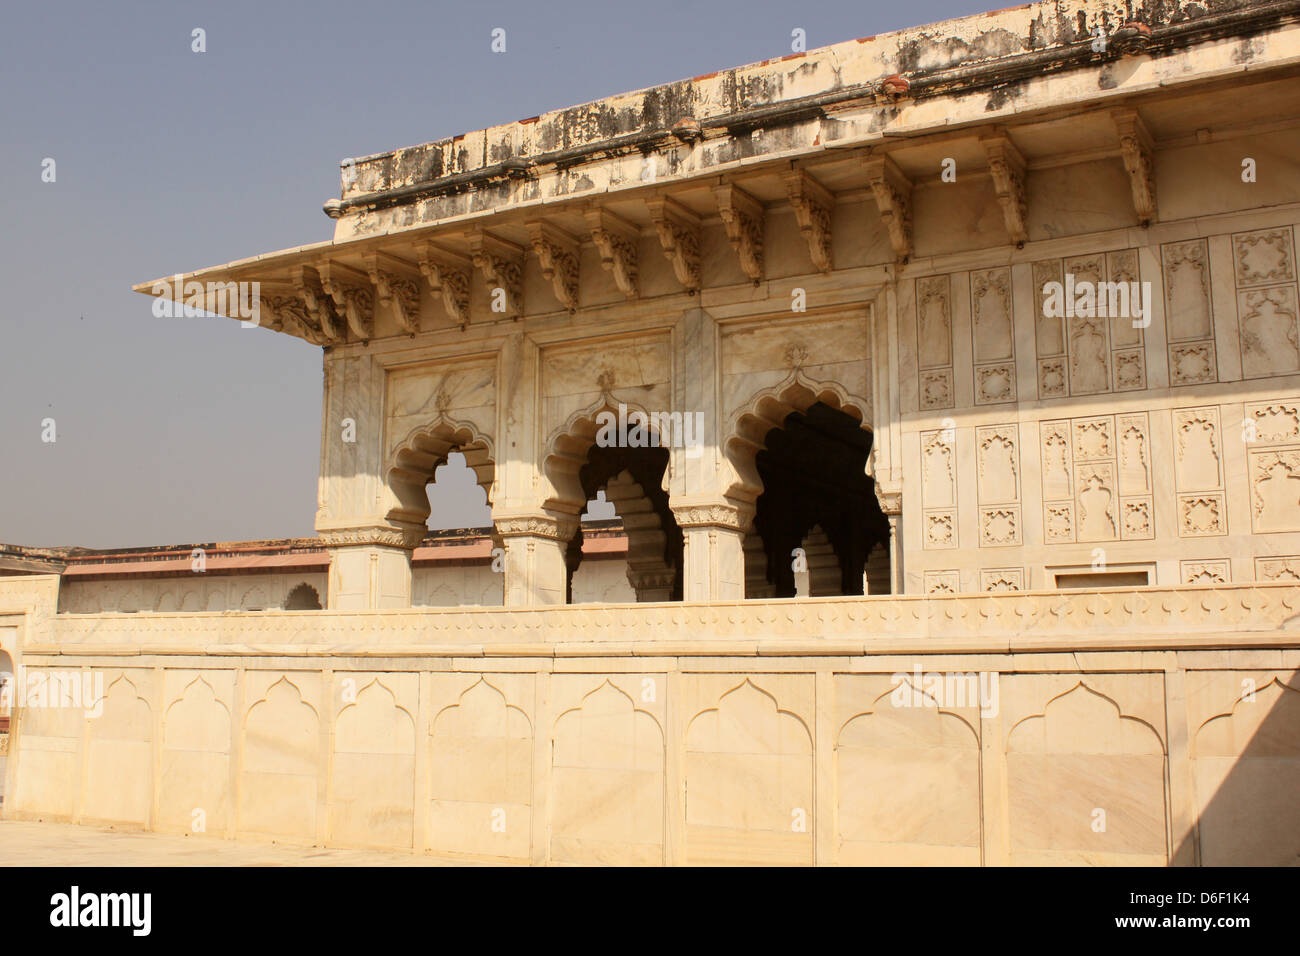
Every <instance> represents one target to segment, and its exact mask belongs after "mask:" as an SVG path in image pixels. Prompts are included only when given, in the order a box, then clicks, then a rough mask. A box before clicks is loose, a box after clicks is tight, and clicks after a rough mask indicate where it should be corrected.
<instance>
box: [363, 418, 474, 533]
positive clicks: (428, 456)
mask: <svg viewBox="0 0 1300 956" xmlns="http://www.w3.org/2000/svg"><path fill="white" fill-rule="evenodd" d="M453 451H458V452H460V453H461V454H462V455H464V456H465V465H466V467H468V468H469V469H470V470H471V471H473V472H474V479H475V481H476V482H477V484H478V486H479V487H480V488H482V489H483V494H484V495H485V496H486V497H487V503H488V505H489V506H490V505H491V504H492V493H493V489H494V485H495V482H496V452H495V450H494V447H493V443H492V439H491V438H490V437H489V436H487V435H484V434H483V433H481V432H480V431H479V430H478V429H477V428H476V427H475V426H474V425H473V424H472V423H470V422H464V421H456V420H453V419H450V418H447V417H446V416H445V415H443V416H440V417H439V418H438V419H437V420H436V421H434V422H432V423H430V424H426V425H420V426H418V427H416V428H413V429H412V430H411V431H410V432H408V433H407V435H406V437H405V438H403V439H402V440H401V441H399V442H398V443H397V445H396V446H395V447H394V449H393V451H392V453H391V454H390V455H389V456H388V461H387V462H386V463H385V468H384V475H385V479H386V485H387V487H388V490H389V492H390V501H389V502H388V511H387V517H388V519H389V520H390V521H399V522H407V523H411V524H415V525H423V524H424V523H425V522H426V521H428V519H429V511H430V508H429V492H428V485H429V482H431V481H433V479H434V475H435V473H436V472H437V470H438V468H439V467H440V466H442V465H444V464H446V462H447V456H448V455H450V454H451V453H452V452H453Z"/></svg>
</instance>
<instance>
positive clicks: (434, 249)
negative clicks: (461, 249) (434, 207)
mask: <svg viewBox="0 0 1300 956" xmlns="http://www.w3.org/2000/svg"><path fill="white" fill-rule="evenodd" d="M415 257H416V261H417V262H418V263H419V265H420V272H421V273H423V275H424V279H425V281H426V282H428V283H429V288H430V289H431V290H432V291H433V294H434V295H435V296H438V295H440V296H442V307H443V308H444V309H446V310H447V315H449V316H451V319H452V321H453V322H455V323H456V324H457V325H459V326H460V327H461V328H462V329H463V328H465V326H467V325H469V273H470V265H471V263H470V260H469V258H468V257H466V256H462V255H458V254H456V253H454V252H448V251H447V250H446V249H442V248H439V247H438V246H435V245H434V244H433V243H431V242H424V243H421V244H420V245H418V246H416V248H415Z"/></svg>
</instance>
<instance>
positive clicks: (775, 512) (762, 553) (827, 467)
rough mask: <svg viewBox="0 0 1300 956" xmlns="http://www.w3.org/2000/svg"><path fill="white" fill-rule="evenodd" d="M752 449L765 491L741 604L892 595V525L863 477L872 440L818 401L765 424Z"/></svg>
mask: <svg viewBox="0 0 1300 956" xmlns="http://www.w3.org/2000/svg"><path fill="white" fill-rule="evenodd" d="M767 425H768V426H769V427H768V428H767V430H766V431H765V432H764V433H763V434H762V437H761V439H760V440H759V441H758V442H757V443H756V450H755V452H754V457H753V462H752V464H753V469H754V472H753V473H754V475H755V477H757V479H758V482H759V484H760V487H761V489H762V491H761V493H760V494H759V495H758V496H757V499H756V501H755V511H754V523H753V528H752V530H751V531H750V533H749V535H748V536H747V538H746V542H745V585H746V586H745V594H746V597H751V598H753V597H795V596H796V595H797V594H799V593H800V587H799V584H800V579H801V578H802V577H803V576H804V575H806V582H807V584H806V586H807V593H808V596H811V597H825V596H832V595H857V594H863V593H872V594H877V593H888V591H889V590H890V582H889V550H888V549H889V520H888V519H887V518H886V517H885V515H884V513H883V512H882V511H881V509H880V504H879V502H878V501H877V499H876V494H875V482H874V480H873V479H872V477H871V476H870V475H869V474H868V473H867V461H868V458H869V456H870V454H871V442H872V434H871V432H870V431H868V430H866V429H864V428H863V427H862V422H861V420H860V419H859V418H857V417H855V416H854V415H852V414H850V413H849V412H848V411H846V410H844V409H841V408H835V407H832V406H831V405H830V404H828V403H826V402H824V401H821V400H818V401H814V402H811V403H809V404H807V405H806V406H805V407H804V408H802V409H800V408H798V407H796V408H794V409H792V410H790V411H788V412H787V413H786V414H784V416H783V417H782V418H780V419H779V422H776V423H774V422H773V421H772V419H770V418H768V419H767Z"/></svg>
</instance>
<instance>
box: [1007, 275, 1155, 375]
mask: <svg viewBox="0 0 1300 956" xmlns="http://www.w3.org/2000/svg"><path fill="white" fill-rule="evenodd" d="M1032 269H1033V283H1034V289H1035V296H1034V338H1035V343H1036V348H1037V353H1038V396H1039V398H1064V397H1065V396H1067V395H1096V394H1099V393H1102V392H1111V391H1115V392H1128V391H1134V390H1137V389H1143V388H1146V352H1145V347H1144V337H1143V332H1142V328H1141V325H1140V323H1139V324H1137V325H1135V324H1134V323H1135V321H1136V320H1135V313H1136V312H1137V311H1138V310H1137V307H1136V305H1135V303H1134V300H1133V298H1132V295H1131V293H1132V292H1133V291H1134V290H1133V286H1134V284H1136V285H1137V287H1138V291H1139V294H1140V288H1141V277H1140V275H1139V272H1138V257H1137V250H1136V249H1122V250H1119V251H1117V252H1110V253H1094V254H1092V255H1087V256H1075V257H1073V258H1070V259H1065V260H1061V259H1047V260H1041V261H1039V262H1035V263H1033V266H1032ZM1049 282H1054V283H1060V284H1061V286H1062V289H1063V291H1064V292H1068V291H1074V292H1075V295H1074V301H1072V302H1070V303H1068V306H1069V311H1070V312H1071V313H1073V312H1075V311H1076V310H1079V311H1080V314H1077V315H1076V314H1071V315H1060V314H1058V315H1053V316H1049V315H1047V314H1046V313H1047V309H1046V302H1047V299H1048V292H1047V291H1046V290H1045V288H1044V287H1045V286H1046V285H1047V283H1049ZM1082 283H1092V284H1093V285H1092V289H1093V290H1094V291H1093V299H1092V301H1093V305H1092V307H1091V312H1090V311H1089V310H1088V308H1087V307H1086V305H1085V304H1084V303H1082V302H1080V301H1079V300H1078V291H1077V290H1078V289H1081V288H1083V286H1082ZM1105 283H1120V284H1121V285H1120V286H1119V287H1117V288H1116V289H1115V292H1114V295H1113V296H1112V295H1111V292H1110V290H1109V288H1108V287H1107V286H1106V285H1104V284H1105ZM1060 304H1061V305H1062V306H1065V305H1067V303H1065V302H1064V299H1062V300H1061V303H1060ZM1079 307H1082V308H1081V309H1080V308H1079ZM1054 311H1058V312H1059V311H1060V310H1054Z"/></svg>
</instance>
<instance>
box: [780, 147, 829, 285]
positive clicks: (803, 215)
mask: <svg viewBox="0 0 1300 956" xmlns="http://www.w3.org/2000/svg"><path fill="white" fill-rule="evenodd" d="M785 190H786V194H787V195H788V196H789V197H790V205H791V206H793V207H794V218H795V221H796V222H798V223H799V231H800V232H801V233H803V237H804V239H805V240H806V241H807V242H808V254H809V255H811V256H812V261H813V265H814V266H815V267H816V268H817V271H818V272H830V271H831V268H832V265H831V210H832V209H834V208H835V197H834V195H832V194H831V192H830V190H828V189H827V188H826V187H825V186H823V185H822V184H821V183H819V182H817V180H815V179H813V178H812V177H811V176H809V175H808V174H807V173H806V172H804V171H803V170H802V169H796V170H794V171H792V172H789V173H786V174H785Z"/></svg>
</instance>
